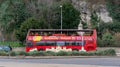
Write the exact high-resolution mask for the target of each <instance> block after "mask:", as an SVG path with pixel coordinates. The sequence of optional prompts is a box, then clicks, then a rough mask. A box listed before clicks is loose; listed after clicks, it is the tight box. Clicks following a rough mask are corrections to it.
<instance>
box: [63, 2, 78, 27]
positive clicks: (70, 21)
mask: <svg viewBox="0 0 120 67" xmlns="http://www.w3.org/2000/svg"><path fill="white" fill-rule="evenodd" d="M62 10H63V11H62V12H63V18H62V19H63V28H64V29H77V28H78V24H79V22H80V17H79V15H80V12H79V11H78V10H76V9H75V8H74V7H73V5H72V4H71V3H69V2H68V3H64V4H63V8H62Z"/></svg>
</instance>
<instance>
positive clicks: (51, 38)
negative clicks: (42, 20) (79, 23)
mask: <svg viewBox="0 0 120 67" xmlns="http://www.w3.org/2000/svg"><path fill="white" fill-rule="evenodd" d="M95 50H96V30H78V29H30V30H29V31H28V33H27V36H26V52H30V51H54V52H59V51H85V52H88V51H95Z"/></svg>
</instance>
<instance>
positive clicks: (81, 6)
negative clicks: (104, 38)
mask: <svg viewBox="0 0 120 67" xmlns="http://www.w3.org/2000/svg"><path fill="white" fill-rule="evenodd" d="M72 4H73V5H74V7H75V8H76V9H78V10H79V11H80V13H81V18H82V21H84V22H87V23H88V24H89V23H90V19H91V14H92V13H93V12H94V11H95V12H96V14H97V15H98V18H99V19H100V20H101V21H103V22H105V23H107V22H112V18H111V17H110V16H109V12H108V11H107V8H106V2H105V0H72Z"/></svg>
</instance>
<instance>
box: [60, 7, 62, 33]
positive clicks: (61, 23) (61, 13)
mask: <svg viewBox="0 0 120 67" xmlns="http://www.w3.org/2000/svg"><path fill="white" fill-rule="evenodd" d="M60 8H61V34H62V5H60Z"/></svg>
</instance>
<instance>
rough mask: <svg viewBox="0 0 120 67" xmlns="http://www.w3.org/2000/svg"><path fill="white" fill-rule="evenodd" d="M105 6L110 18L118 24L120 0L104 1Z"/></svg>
mask: <svg viewBox="0 0 120 67" xmlns="http://www.w3.org/2000/svg"><path fill="white" fill-rule="evenodd" d="M106 5H107V9H108V11H109V12H110V16H111V17H112V18H113V19H114V20H115V21H118V22H120V0H106Z"/></svg>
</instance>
